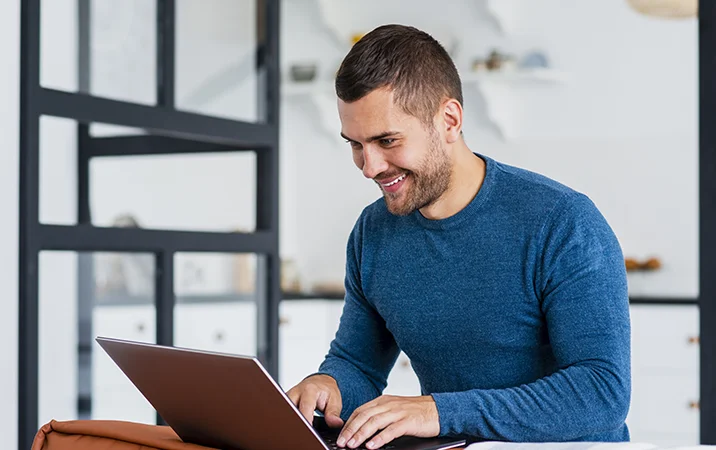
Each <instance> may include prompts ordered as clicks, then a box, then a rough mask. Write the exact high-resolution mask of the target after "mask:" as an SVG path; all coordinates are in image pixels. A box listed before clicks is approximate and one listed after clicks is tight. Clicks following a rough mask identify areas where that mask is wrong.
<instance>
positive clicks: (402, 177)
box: [383, 175, 405, 187]
mask: <svg viewBox="0 0 716 450" xmlns="http://www.w3.org/2000/svg"><path fill="white" fill-rule="evenodd" d="M404 179H405V175H401V176H399V177H398V178H396V179H395V180H394V181H391V182H390V183H388V184H384V185H383V186H385V187H388V186H392V185H394V184H397V183H400V182H401V181H403V180H404Z"/></svg>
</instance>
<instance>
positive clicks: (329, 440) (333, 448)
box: [321, 436, 396, 450]
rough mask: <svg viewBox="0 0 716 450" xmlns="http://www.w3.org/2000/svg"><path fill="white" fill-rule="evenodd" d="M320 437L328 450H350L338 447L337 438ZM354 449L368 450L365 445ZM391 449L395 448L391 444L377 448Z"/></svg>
mask: <svg viewBox="0 0 716 450" xmlns="http://www.w3.org/2000/svg"><path fill="white" fill-rule="evenodd" d="M321 437H322V438H323V441H324V442H325V443H326V445H327V446H328V448H330V449H331V450H346V449H348V450H350V447H339V446H338V444H336V440H337V439H338V437H337V436H321ZM356 448H357V449H360V450H368V447H366V446H365V445H361V446H360V447H356ZM393 448H396V447H395V446H394V445H392V444H391V443H388V445H384V446H383V447H379V449H393Z"/></svg>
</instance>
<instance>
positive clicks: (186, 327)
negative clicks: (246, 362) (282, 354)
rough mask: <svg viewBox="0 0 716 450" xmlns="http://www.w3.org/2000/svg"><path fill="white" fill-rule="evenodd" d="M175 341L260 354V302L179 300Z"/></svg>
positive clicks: (190, 345) (212, 348)
mask: <svg viewBox="0 0 716 450" xmlns="http://www.w3.org/2000/svg"><path fill="white" fill-rule="evenodd" d="M174 321H175V323H174V345H176V346H177V347H185V348H191V349H196V350H208V351H213V352H220V353H230V354H234V355H244V356H256V305H255V304H254V303H252V302H227V303H191V304H181V303H180V304H177V305H176V306H175V308H174Z"/></svg>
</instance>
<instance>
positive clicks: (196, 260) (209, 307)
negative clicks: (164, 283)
mask: <svg viewBox="0 0 716 450" xmlns="http://www.w3.org/2000/svg"><path fill="white" fill-rule="evenodd" d="M258 261H259V258H258V256H257V255H255V254H250V253H239V254H219V253H178V254H176V256H175V258H174V264H175V267H174V290H175V294H176V297H177V305H176V307H175V310H174V321H175V323H174V343H175V345H177V346H179V347H188V348H194V349H200V350H210V351H218V352H223V353H232V354H240V355H250V356H256V348H257V347H256V330H257V328H256V315H257V308H256V298H257V280H259V279H260V278H258V274H257V267H258Z"/></svg>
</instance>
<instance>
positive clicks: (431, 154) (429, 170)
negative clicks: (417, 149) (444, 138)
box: [381, 132, 452, 216]
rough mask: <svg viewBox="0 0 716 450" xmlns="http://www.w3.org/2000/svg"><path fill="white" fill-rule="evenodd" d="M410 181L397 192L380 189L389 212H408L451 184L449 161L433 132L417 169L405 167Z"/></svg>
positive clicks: (440, 193) (439, 194) (401, 214)
mask: <svg viewBox="0 0 716 450" xmlns="http://www.w3.org/2000/svg"><path fill="white" fill-rule="evenodd" d="M405 173H407V175H408V176H407V178H406V180H405V181H409V183H407V184H406V185H405V186H404V187H403V189H401V190H400V191H398V192H395V193H392V192H386V191H385V190H383V189H381V191H383V197H384V198H385V203H386V206H387V207H388V211H390V213H391V214H394V215H396V216H407V215H409V214H412V213H413V212H415V211H417V210H419V209H421V208H424V207H426V206H430V205H431V204H433V203H434V202H435V201H436V200H437V199H439V198H440V196H442V195H443V194H444V193H445V191H447V189H448V187H449V186H450V175H451V173H452V165H451V162H450V159H449V158H448V155H447V152H446V151H445V148H443V147H442V146H441V145H440V141H439V140H438V136H437V133H436V132H433V133H431V137H430V147H429V149H428V153H427V155H426V156H425V159H424V160H423V161H422V162H421V163H420V167H418V168H417V169H416V170H412V171H410V170H408V171H406V172H405Z"/></svg>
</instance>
